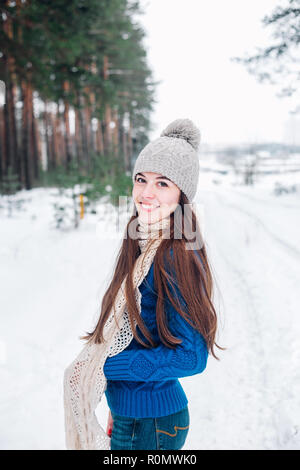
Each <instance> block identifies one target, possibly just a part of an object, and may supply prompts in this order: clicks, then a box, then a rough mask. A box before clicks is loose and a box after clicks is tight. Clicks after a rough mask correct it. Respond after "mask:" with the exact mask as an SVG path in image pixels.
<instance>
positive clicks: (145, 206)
mask: <svg viewBox="0 0 300 470" xmlns="http://www.w3.org/2000/svg"><path fill="white" fill-rule="evenodd" d="M140 206H141V207H142V209H143V210H144V211H147V212H151V211H152V210H154V209H157V208H158V207H159V206H154V205H153V204H147V203H143V202H140Z"/></svg>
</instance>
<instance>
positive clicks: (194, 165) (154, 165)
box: [132, 119, 200, 202]
mask: <svg viewBox="0 0 300 470" xmlns="http://www.w3.org/2000/svg"><path fill="white" fill-rule="evenodd" d="M199 144H200V131H199V129H198V128H197V127H196V126H195V124H194V123H193V122H192V121H191V120H190V119H176V120H175V121H173V122H171V124H169V125H168V126H167V127H166V129H165V130H164V131H163V132H162V133H161V134H160V137H159V138H158V139H156V140H154V141H153V142H150V143H149V144H147V145H146V146H145V147H144V148H143V150H142V151H141V152H140V154H139V155H138V157H137V159H136V162H135V165H134V169H133V174H132V181H133V183H134V179H135V175H136V174H137V173H142V172H143V171H150V172H154V173H160V174H161V175H163V176H166V177H167V178H169V179H170V180H171V181H173V183H175V184H176V185H177V186H178V187H179V188H180V189H181V190H182V191H183V192H184V193H185V195H186V196H187V198H188V199H189V201H190V202H192V201H193V199H194V197H195V194H196V191H197V185H198V179H199V157H198V149H199Z"/></svg>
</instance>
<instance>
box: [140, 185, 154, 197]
mask: <svg viewBox="0 0 300 470" xmlns="http://www.w3.org/2000/svg"><path fill="white" fill-rule="evenodd" d="M141 196H142V198H144V199H153V198H154V197H155V194H154V190H153V187H152V184H151V183H147V184H146V186H145V187H144V189H143V191H142V193H141Z"/></svg>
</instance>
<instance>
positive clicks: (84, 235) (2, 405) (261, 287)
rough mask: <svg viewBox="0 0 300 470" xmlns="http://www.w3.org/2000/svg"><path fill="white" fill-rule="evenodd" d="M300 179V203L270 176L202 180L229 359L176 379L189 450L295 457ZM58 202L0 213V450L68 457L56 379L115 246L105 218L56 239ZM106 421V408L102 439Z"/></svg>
mask: <svg viewBox="0 0 300 470" xmlns="http://www.w3.org/2000/svg"><path fill="white" fill-rule="evenodd" d="M299 178H300V177H299V176H297V174H293V175H292V176H290V177H289V180H288V181H284V180H283V175H282V176H280V181H281V182H283V183H287V184H288V183H293V184H294V183H296V184H297V183H298V192H296V193H293V194H286V195H282V196H280V197H276V196H275V195H274V194H273V192H272V188H273V186H274V181H276V180H278V178H277V177H275V176H269V177H268V179H266V178H264V180H261V181H260V182H258V184H257V185H256V186H255V187H254V188H248V187H243V186H240V185H235V178H234V177H233V176H231V175H230V174H229V175H221V174H218V175H217V176H216V174H214V173H211V172H208V171H206V172H203V173H201V175H200V181H199V189H198V193H197V197H196V199H195V202H196V203H197V204H199V206H198V207H199V214H201V219H202V223H203V227H204V238H205V242H206V245H207V250H208V254H209V259H210V263H211V266H212V269H213V273H214V277H215V281H216V289H215V306H216V309H217V311H219V316H220V329H219V338H218V339H219V344H220V345H221V346H224V347H226V348H227V349H226V351H219V350H216V352H217V355H218V356H219V357H220V361H216V360H215V359H214V358H213V357H210V358H209V360H208V365H207V368H206V370H205V371H204V372H203V373H202V374H199V375H196V376H193V377H188V378H184V379H181V383H182V385H183V387H184V389H185V391H186V394H187V396H188V399H189V410H190V419H191V426H190V432H189V434H188V438H187V441H186V444H185V447H184V449H300V406H299V396H300V367H299V366H300V316H299V304H300V291H299V285H300V247H299V240H300V210H299V209H300V189H299V183H300V179H299ZM213 180H214V181H215V183H214V182H213ZM216 183H217V184H216ZM54 192H55V190H54V189H34V190H32V191H27V192H26V191H23V192H22V193H20V195H21V196H22V197H24V198H26V199H28V202H27V203H26V204H25V205H24V209H26V210H24V211H20V212H15V213H14V215H13V217H12V218H8V217H7V216H6V215H5V213H4V211H3V209H2V210H0V227H1V230H0V285H1V293H0V309H1V316H0V321H1V324H0V326H1V329H0V379H1V398H0V415H1V424H0V448H1V449H65V440H64V414H63V372H64V369H65V367H66V366H68V365H69V364H70V363H71V362H72V360H73V359H74V357H75V355H77V354H78V352H79V351H80V350H81V348H82V347H83V345H84V343H83V342H82V341H80V340H79V339H78V337H79V336H80V335H82V334H84V333H85V332H86V331H90V330H91V328H92V326H93V325H94V323H95V321H96V319H97V317H98V312H99V308H100V303H101V298H102V296H103V294H104V292H105V289H106V287H107V285H108V282H109V280H110V276H111V274H112V268H113V264H114V261H115V257H116V254H117V252H118V249H119V246H120V239H118V237H113V236H111V235H110V234H109V232H108V230H107V228H108V227H109V225H110V216H111V215H110V213H109V212H106V214H104V213H103V215H101V216H99V214H98V215H92V214H89V215H88V216H87V217H86V218H84V219H83V220H82V221H81V223H80V226H79V228H78V229H77V230H71V231H66V232H62V231H59V230H56V229H54V228H53V224H51V221H52V220H53V208H52V202H53V197H52V196H51V194H53V193H54ZM99 207H100V209H101V208H102V210H103V211H104V206H99ZM106 232H107V235H106V236H105V235H103V233H106ZM107 413H108V407H107V404H106V400H105V398H103V400H102V402H101V403H100V405H99V407H98V409H97V415H98V418H99V421H100V423H101V424H102V425H103V426H104V427H106V419H107Z"/></svg>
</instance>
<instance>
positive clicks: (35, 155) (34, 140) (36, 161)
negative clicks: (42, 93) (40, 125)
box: [31, 102, 40, 180]
mask: <svg viewBox="0 0 300 470" xmlns="http://www.w3.org/2000/svg"><path fill="white" fill-rule="evenodd" d="M31 123H32V125H31V136H32V147H31V148H32V157H33V175H34V179H35V180H38V179H39V176H40V171H39V170H40V168H39V163H40V154H39V146H38V135H37V134H38V130H37V125H36V119H35V116H34V109H33V102H32V118H31Z"/></svg>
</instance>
